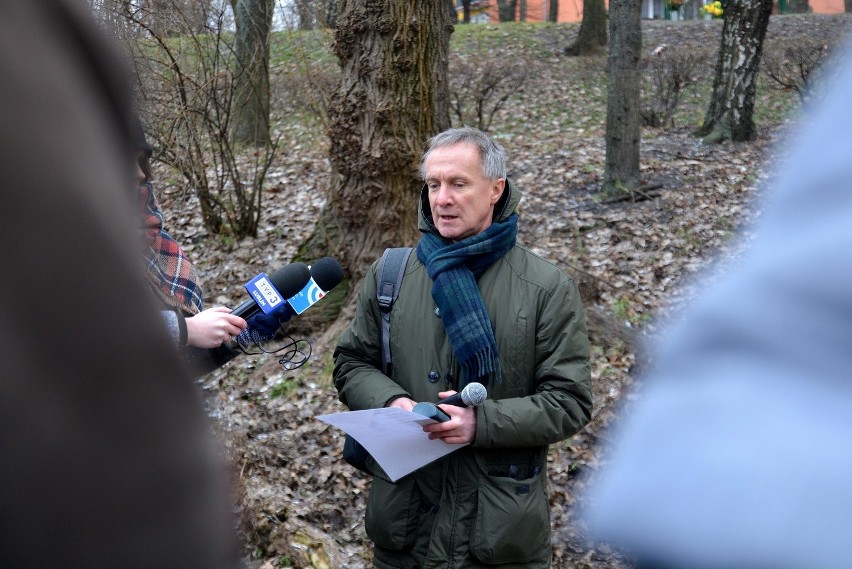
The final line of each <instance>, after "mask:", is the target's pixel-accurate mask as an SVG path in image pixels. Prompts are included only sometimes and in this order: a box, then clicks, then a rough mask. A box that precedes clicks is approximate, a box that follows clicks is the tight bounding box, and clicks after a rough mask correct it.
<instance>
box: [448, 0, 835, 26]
mask: <svg viewBox="0 0 852 569" xmlns="http://www.w3.org/2000/svg"><path fill="white" fill-rule="evenodd" d="M847 1H849V2H852V0H847ZM462 14H463V17H464V20H463V22H464V23H465V24H469V23H470V0H462Z"/></svg>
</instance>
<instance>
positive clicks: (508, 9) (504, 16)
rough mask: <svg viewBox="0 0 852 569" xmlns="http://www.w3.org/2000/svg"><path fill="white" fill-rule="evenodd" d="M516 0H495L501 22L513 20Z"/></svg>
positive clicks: (516, 4)
mask: <svg viewBox="0 0 852 569" xmlns="http://www.w3.org/2000/svg"><path fill="white" fill-rule="evenodd" d="M517 6H518V0H497V13H498V15H499V17H500V21H501V22H514V21H515V10H516V8H517Z"/></svg>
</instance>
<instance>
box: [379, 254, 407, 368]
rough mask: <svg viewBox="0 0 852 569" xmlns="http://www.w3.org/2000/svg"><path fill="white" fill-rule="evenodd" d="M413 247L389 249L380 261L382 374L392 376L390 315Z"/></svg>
mask: <svg viewBox="0 0 852 569" xmlns="http://www.w3.org/2000/svg"><path fill="white" fill-rule="evenodd" d="M411 251H412V248H411V247H389V248H387V249H385V252H384V253H382V259H381V260H380V261H379V274H378V277H377V278H376V298H377V299H378V301H379V308H380V309H381V311H382V323H381V336H382V338H381V339H382V373H384V374H385V375H387V376H390V373H391V371H390V370H391V353H390V313H391V307H392V306H393V303H394V301H396V297H397V296H399V287H400V285H402V276H403V275H404V274H405V266H406V265H407V264H408V257H409V256H410V255H411Z"/></svg>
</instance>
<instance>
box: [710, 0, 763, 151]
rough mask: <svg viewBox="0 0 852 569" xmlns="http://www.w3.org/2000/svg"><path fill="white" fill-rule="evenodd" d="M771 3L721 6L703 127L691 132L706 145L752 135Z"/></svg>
mask: <svg viewBox="0 0 852 569" xmlns="http://www.w3.org/2000/svg"><path fill="white" fill-rule="evenodd" d="M772 1H773V0H730V1H729V2H728V4H727V5H726V6H725V14H724V16H723V18H724V23H723V24H722V41H721V45H720V47H719V59H718V60H717V63H716V76H715V79H714V80H713V94H712V95H711V99H710V105H709V107H708V109H707V115H706V116H705V118H704V124H703V125H702V126H701V128H699V129H698V130H696V131H695V135H696V136H702V137H704V141H705V142H707V143H715V142H721V141H723V140H733V141H738V142H742V141H746V140H752V139H754V137H755V136H756V134H757V133H756V132H755V128H754V93H755V90H756V86H757V72H758V69H759V67H760V56H761V53H762V51H763V40H764V38H765V37H766V28H767V27H768V26H769V15H770V14H771V13H772Z"/></svg>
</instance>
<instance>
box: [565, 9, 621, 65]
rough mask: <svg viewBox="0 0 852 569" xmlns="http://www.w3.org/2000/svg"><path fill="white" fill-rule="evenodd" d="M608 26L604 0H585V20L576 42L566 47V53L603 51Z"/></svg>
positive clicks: (588, 53) (579, 53)
mask: <svg viewBox="0 0 852 569" xmlns="http://www.w3.org/2000/svg"><path fill="white" fill-rule="evenodd" d="M610 6H611V5H610ZM610 9H611V8H610ZM606 27H607V21H606V7H605V6H604V0H583V21H582V22H580V31H579V32H578V34H577V39H576V41H575V42H574V44H573V45H570V46H568V47H567V48H565V55H595V54H598V53H601V52H602V51H603V50H604V47H605V46H606V43H607V32H606Z"/></svg>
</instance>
